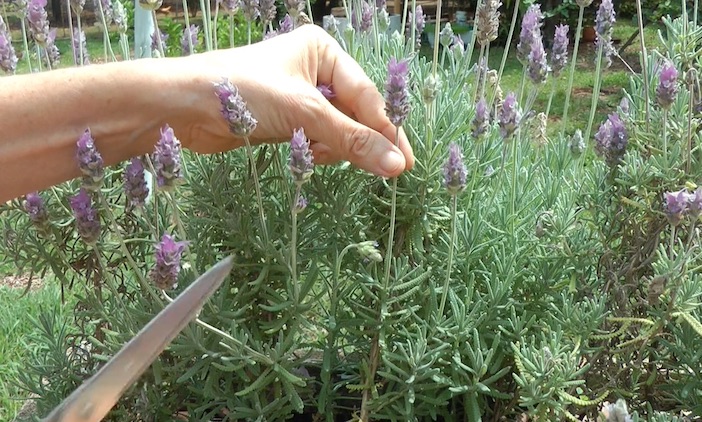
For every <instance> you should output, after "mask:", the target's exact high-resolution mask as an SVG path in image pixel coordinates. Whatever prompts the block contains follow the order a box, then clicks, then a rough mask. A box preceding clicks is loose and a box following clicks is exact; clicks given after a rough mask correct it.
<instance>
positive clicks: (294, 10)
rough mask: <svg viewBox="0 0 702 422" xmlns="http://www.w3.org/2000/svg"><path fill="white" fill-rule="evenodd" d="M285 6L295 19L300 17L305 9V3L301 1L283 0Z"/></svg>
mask: <svg viewBox="0 0 702 422" xmlns="http://www.w3.org/2000/svg"><path fill="white" fill-rule="evenodd" d="M283 5H284V6H285V10H287V11H288V14H289V15H290V16H292V17H293V18H296V17H298V16H300V13H302V11H303V9H304V8H305V3H304V2H303V1H301V0H283Z"/></svg>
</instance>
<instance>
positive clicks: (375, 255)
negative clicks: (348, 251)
mask: <svg viewBox="0 0 702 422" xmlns="http://www.w3.org/2000/svg"><path fill="white" fill-rule="evenodd" d="M356 250H358V253H359V254H360V255H361V257H363V259H367V260H369V261H373V262H383V256H382V255H381V254H380V251H378V242H373V241H370V240H368V241H365V242H361V243H358V244H357V245H356Z"/></svg>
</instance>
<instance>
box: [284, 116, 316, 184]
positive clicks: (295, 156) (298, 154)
mask: <svg viewBox="0 0 702 422" xmlns="http://www.w3.org/2000/svg"><path fill="white" fill-rule="evenodd" d="M312 160H313V157H312V151H311V150H310V141H309V139H307V137H306V136H305V131H304V129H302V128H300V129H295V131H294V132H293V136H292V139H290V160H289V161H288V165H289V167H290V174H291V175H292V177H293V180H294V181H295V183H297V184H298V185H301V184H303V183H305V182H307V181H308V180H309V179H310V176H312V173H314V163H313V161H312Z"/></svg>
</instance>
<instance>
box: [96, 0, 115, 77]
mask: <svg viewBox="0 0 702 422" xmlns="http://www.w3.org/2000/svg"><path fill="white" fill-rule="evenodd" d="M97 4H98V7H99V8H100V20H101V21H102V41H103V44H104V47H105V63H107V62H108V61H109V60H110V57H112V61H113V62H116V61H117V57H115V53H114V52H113V51H112V44H111V43H110V33H109V31H108V28H107V20H106V19H105V9H104V8H103V7H102V1H100V0H98V2H97Z"/></svg>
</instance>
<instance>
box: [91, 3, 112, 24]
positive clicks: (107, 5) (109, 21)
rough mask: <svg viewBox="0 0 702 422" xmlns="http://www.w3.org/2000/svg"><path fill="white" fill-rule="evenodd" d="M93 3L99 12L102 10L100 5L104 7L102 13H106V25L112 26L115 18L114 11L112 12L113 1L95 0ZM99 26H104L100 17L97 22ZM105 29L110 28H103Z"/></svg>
mask: <svg viewBox="0 0 702 422" xmlns="http://www.w3.org/2000/svg"><path fill="white" fill-rule="evenodd" d="M93 4H95V10H96V11H97V13H99V12H100V7H102V13H103V14H104V15H105V25H106V26H110V25H111V24H112V20H113V17H114V15H113V13H112V1H111V0H93ZM96 25H97V26H99V27H100V28H102V18H101V17H99V18H98V21H97V23H96ZM102 30H103V31H107V30H108V28H102Z"/></svg>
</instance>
